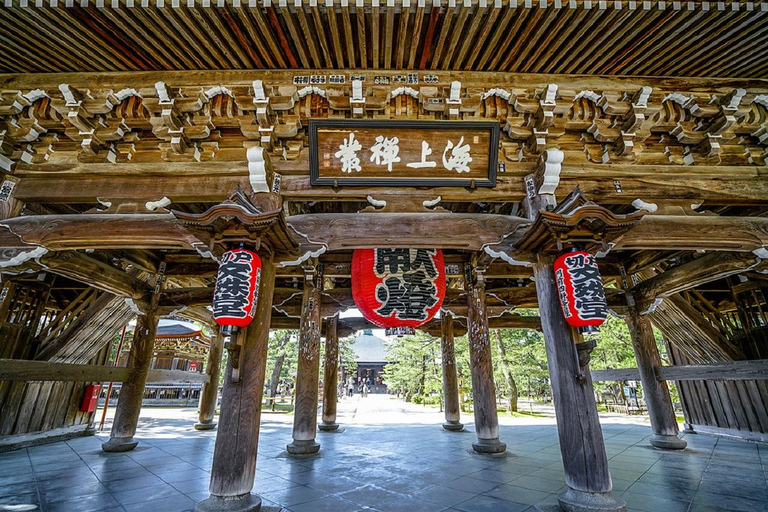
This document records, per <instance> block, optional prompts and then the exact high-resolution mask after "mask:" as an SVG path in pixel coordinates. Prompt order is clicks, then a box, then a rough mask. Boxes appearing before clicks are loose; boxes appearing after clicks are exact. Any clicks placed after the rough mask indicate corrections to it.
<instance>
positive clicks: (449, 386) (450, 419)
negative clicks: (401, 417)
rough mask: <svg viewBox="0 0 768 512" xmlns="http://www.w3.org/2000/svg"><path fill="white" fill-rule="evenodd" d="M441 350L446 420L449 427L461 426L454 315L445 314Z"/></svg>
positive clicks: (442, 325) (442, 321) (442, 320)
mask: <svg viewBox="0 0 768 512" xmlns="http://www.w3.org/2000/svg"><path fill="white" fill-rule="evenodd" d="M441 327H442V329H441V330H442V333H441V337H440V350H441V352H442V365H443V397H444V400H445V422H446V424H448V425H449V427H454V428H457V429H460V428H461V423H460V420H461V406H460V402H459V381H458V379H457V378H456V353H455V350H454V344H453V315H443V318H442V319H441Z"/></svg>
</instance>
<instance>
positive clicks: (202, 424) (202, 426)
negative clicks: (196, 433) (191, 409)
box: [195, 421, 216, 430]
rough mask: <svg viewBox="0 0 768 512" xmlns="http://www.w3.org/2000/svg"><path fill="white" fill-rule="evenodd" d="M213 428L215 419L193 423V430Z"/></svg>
mask: <svg viewBox="0 0 768 512" xmlns="http://www.w3.org/2000/svg"><path fill="white" fill-rule="evenodd" d="M215 428H216V422H215V421H198V422H197V423H195V430H213V429H215Z"/></svg>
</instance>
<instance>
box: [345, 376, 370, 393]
mask: <svg viewBox="0 0 768 512" xmlns="http://www.w3.org/2000/svg"><path fill="white" fill-rule="evenodd" d="M344 388H345V389H346V395H347V396H353V395H354V394H355V388H357V390H358V391H359V392H360V394H361V395H362V396H364V397H365V396H368V392H369V391H370V390H371V379H370V378H368V377H366V378H365V379H363V378H362V377H358V378H357V382H355V378H354V377H352V376H349V377H347V380H346V382H345V383H344Z"/></svg>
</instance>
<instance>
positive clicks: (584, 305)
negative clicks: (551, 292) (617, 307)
mask: <svg viewBox="0 0 768 512" xmlns="http://www.w3.org/2000/svg"><path fill="white" fill-rule="evenodd" d="M555 281H556V283H557V291H558V295H559V296H560V306H561V307H562V309H563V316H565V321H566V322H568V323H569V324H570V325H572V326H574V327H578V328H579V331H580V332H591V331H596V330H597V327H598V326H600V324H602V323H603V322H605V318H606V317H607V316H608V304H607V302H606V300H605V289H604V288H603V278H602V277H600V269H599V268H598V267H597V260H596V259H595V257H594V256H592V255H591V254H589V253H588V252H584V251H575V252H569V253H566V254H563V255H562V256H560V257H559V258H557V260H556V261H555Z"/></svg>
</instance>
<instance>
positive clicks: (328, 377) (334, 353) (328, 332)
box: [320, 316, 339, 430]
mask: <svg viewBox="0 0 768 512" xmlns="http://www.w3.org/2000/svg"><path fill="white" fill-rule="evenodd" d="M338 324H339V318H338V317H337V316H333V317H331V318H329V319H328V320H327V322H326V324H325V354H324V360H323V361H324V362H323V365H324V369H323V425H322V426H321V427H320V429H321V430H333V429H334V428H333V427H334V425H336V405H337V401H338V394H337V390H338V384H339V330H338ZM337 428H338V427H337Z"/></svg>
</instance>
